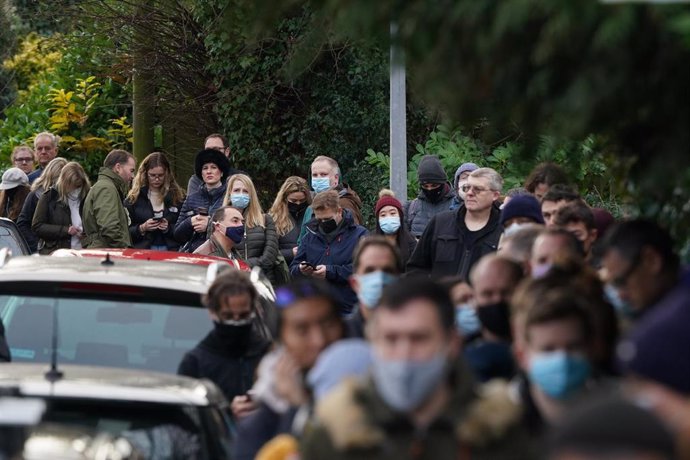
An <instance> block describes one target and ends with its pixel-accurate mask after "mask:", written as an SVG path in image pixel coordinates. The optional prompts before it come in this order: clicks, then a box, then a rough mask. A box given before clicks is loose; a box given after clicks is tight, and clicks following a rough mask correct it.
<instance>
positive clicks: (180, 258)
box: [52, 248, 251, 271]
mask: <svg viewBox="0 0 690 460" xmlns="http://www.w3.org/2000/svg"><path fill="white" fill-rule="evenodd" d="M106 254H109V255H110V257H111V258H112V259H132V260H150V261H159V262H175V263H180V264H190V265H202V266H208V265H211V264H212V263H222V264H227V265H230V266H232V267H235V268H239V269H240V270H243V271H250V270H251V268H250V267H249V265H247V263H246V262H244V261H243V260H231V259H228V258H225V257H217V256H212V255H205V254H192V253H187V252H175V251H158V250H152V249H135V248H124V249H116V248H102V249H58V250H57V251H55V252H54V253H53V254H52V255H53V256H59V257H63V256H76V257H97V258H101V259H102V258H104V257H105V256H106Z"/></svg>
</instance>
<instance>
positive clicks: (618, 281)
mask: <svg viewBox="0 0 690 460" xmlns="http://www.w3.org/2000/svg"><path fill="white" fill-rule="evenodd" d="M640 258H641V254H636V255H635V257H634V258H633V260H632V262H631V263H630V266H629V267H628V268H627V269H626V270H625V271H624V272H623V273H621V274H620V275H618V276H617V277H615V278H613V279H612V280H611V281H609V284H611V286H613V287H614V288H616V289H622V288H624V287H625V286H627V284H628V280H629V279H630V277H631V276H632V274H633V273H635V270H636V269H637V267H638V266H639V265H640Z"/></svg>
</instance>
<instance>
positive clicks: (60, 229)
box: [31, 188, 84, 254]
mask: <svg viewBox="0 0 690 460" xmlns="http://www.w3.org/2000/svg"><path fill="white" fill-rule="evenodd" d="M83 210H84V201H82V202H81V203H79V214H80V215H83V214H84V211H83ZM70 225H72V215H71V213H70V210H69V205H67V204H66V203H63V202H62V201H60V200H59V196H58V192H57V190H55V189H54V188H51V189H50V190H48V191H47V192H46V193H44V194H43V195H41V197H40V198H39V199H38V205H37V206H36V212H35V213H34V220H33V223H32V224H31V229H32V230H33V232H34V233H35V234H36V236H37V237H38V238H40V240H39V242H38V252H39V254H50V253H51V252H53V251H55V250H56V249H69V248H71V247H72V235H70V234H69V233H68V231H67V230H68V229H69V227H70Z"/></svg>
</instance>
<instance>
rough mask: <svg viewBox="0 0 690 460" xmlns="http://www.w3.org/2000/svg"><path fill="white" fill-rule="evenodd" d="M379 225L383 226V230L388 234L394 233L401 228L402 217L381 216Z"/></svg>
mask: <svg viewBox="0 0 690 460" xmlns="http://www.w3.org/2000/svg"><path fill="white" fill-rule="evenodd" d="M379 227H381V231H382V232H383V233H385V234H386V235H393V234H394V233H397V232H398V230H400V217H399V216H390V217H381V218H379Z"/></svg>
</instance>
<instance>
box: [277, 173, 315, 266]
mask: <svg viewBox="0 0 690 460" xmlns="http://www.w3.org/2000/svg"><path fill="white" fill-rule="evenodd" d="M310 204H311V193H310V190H309V184H308V183H307V181H306V180H305V179H303V178H301V177H298V176H290V177H288V178H287V179H286V180H285V182H283V185H282V186H281V187H280V190H279V191H278V194H277V195H276V199H275V201H273V206H271V210H270V211H268V214H269V215H270V216H271V217H272V218H273V221H274V222H275V224H276V233H277V234H278V246H279V249H280V253H281V254H282V255H283V257H284V258H285V262H287V264H288V265H290V263H291V262H292V259H293V258H294V257H295V254H297V239H298V238H299V233H300V230H301V228H302V222H303V220H304V212H305V211H306V209H307V207H309V205H310Z"/></svg>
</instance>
